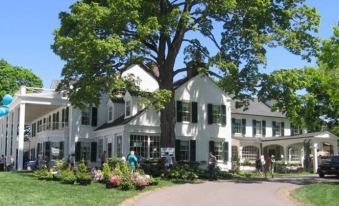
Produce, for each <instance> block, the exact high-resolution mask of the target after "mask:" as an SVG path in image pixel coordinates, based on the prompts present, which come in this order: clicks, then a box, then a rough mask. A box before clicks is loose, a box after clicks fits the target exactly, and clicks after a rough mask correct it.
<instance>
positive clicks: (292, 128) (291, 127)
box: [290, 124, 294, 136]
mask: <svg viewBox="0 0 339 206" xmlns="http://www.w3.org/2000/svg"><path fill="white" fill-rule="evenodd" d="M290 130H291V136H294V126H293V124H291V126H290Z"/></svg>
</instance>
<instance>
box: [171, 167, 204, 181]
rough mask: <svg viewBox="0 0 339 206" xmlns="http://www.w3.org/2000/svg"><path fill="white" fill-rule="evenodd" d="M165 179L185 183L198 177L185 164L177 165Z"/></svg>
mask: <svg viewBox="0 0 339 206" xmlns="http://www.w3.org/2000/svg"><path fill="white" fill-rule="evenodd" d="M167 178H169V179H172V180H174V181H184V182H185V181H194V180H196V179H198V175H197V174H196V173H195V172H194V171H193V170H192V169H191V168H190V167H189V166H188V165H187V164H178V165H176V166H175V167H174V168H173V169H172V170H171V171H170V172H169V173H168V174H167Z"/></svg>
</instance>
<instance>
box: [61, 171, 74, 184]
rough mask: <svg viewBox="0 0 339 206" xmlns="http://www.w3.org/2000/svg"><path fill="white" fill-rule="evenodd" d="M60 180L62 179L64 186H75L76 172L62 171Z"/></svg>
mask: <svg viewBox="0 0 339 206" xmlns="http://www.w3.org/2000/svg"><path fill="white" fill-rule="evenodd" d="M60 178H61V182H62V183H64V184H74V182H75V180H76V177H75V175H74V172H73V171H72V170H70V169H66V170H63V171H61V175H60Z"/></svg>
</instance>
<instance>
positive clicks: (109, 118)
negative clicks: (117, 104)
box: [108, 107, 113, 121]
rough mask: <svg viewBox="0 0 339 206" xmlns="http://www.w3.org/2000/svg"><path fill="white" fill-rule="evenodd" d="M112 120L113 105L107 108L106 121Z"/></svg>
mask: <svg viewBox="0 0 339 206" xmlns="http://www.w3.org/2000/svg"><path fill="white" fill-rule="evenodd" d="M112 120H113V107H109V108H108V121H112Z"/></svg>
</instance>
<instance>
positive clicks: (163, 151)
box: [161, 147, 175, 157]
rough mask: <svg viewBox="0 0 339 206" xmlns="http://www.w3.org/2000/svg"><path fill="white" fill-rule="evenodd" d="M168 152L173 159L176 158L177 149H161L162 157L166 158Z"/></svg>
mask: <svg viewBox="0 0 339 206" xmlns="http://www.w3.org/2000/svg"><path fill="white" fill-rule="evenodd" d="M167 152H168V154H169V155H170V156H171V157H175V148H174V147H162V148H161V157H165V156H166V155H165V154H166V153H167Z"/></svg>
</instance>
